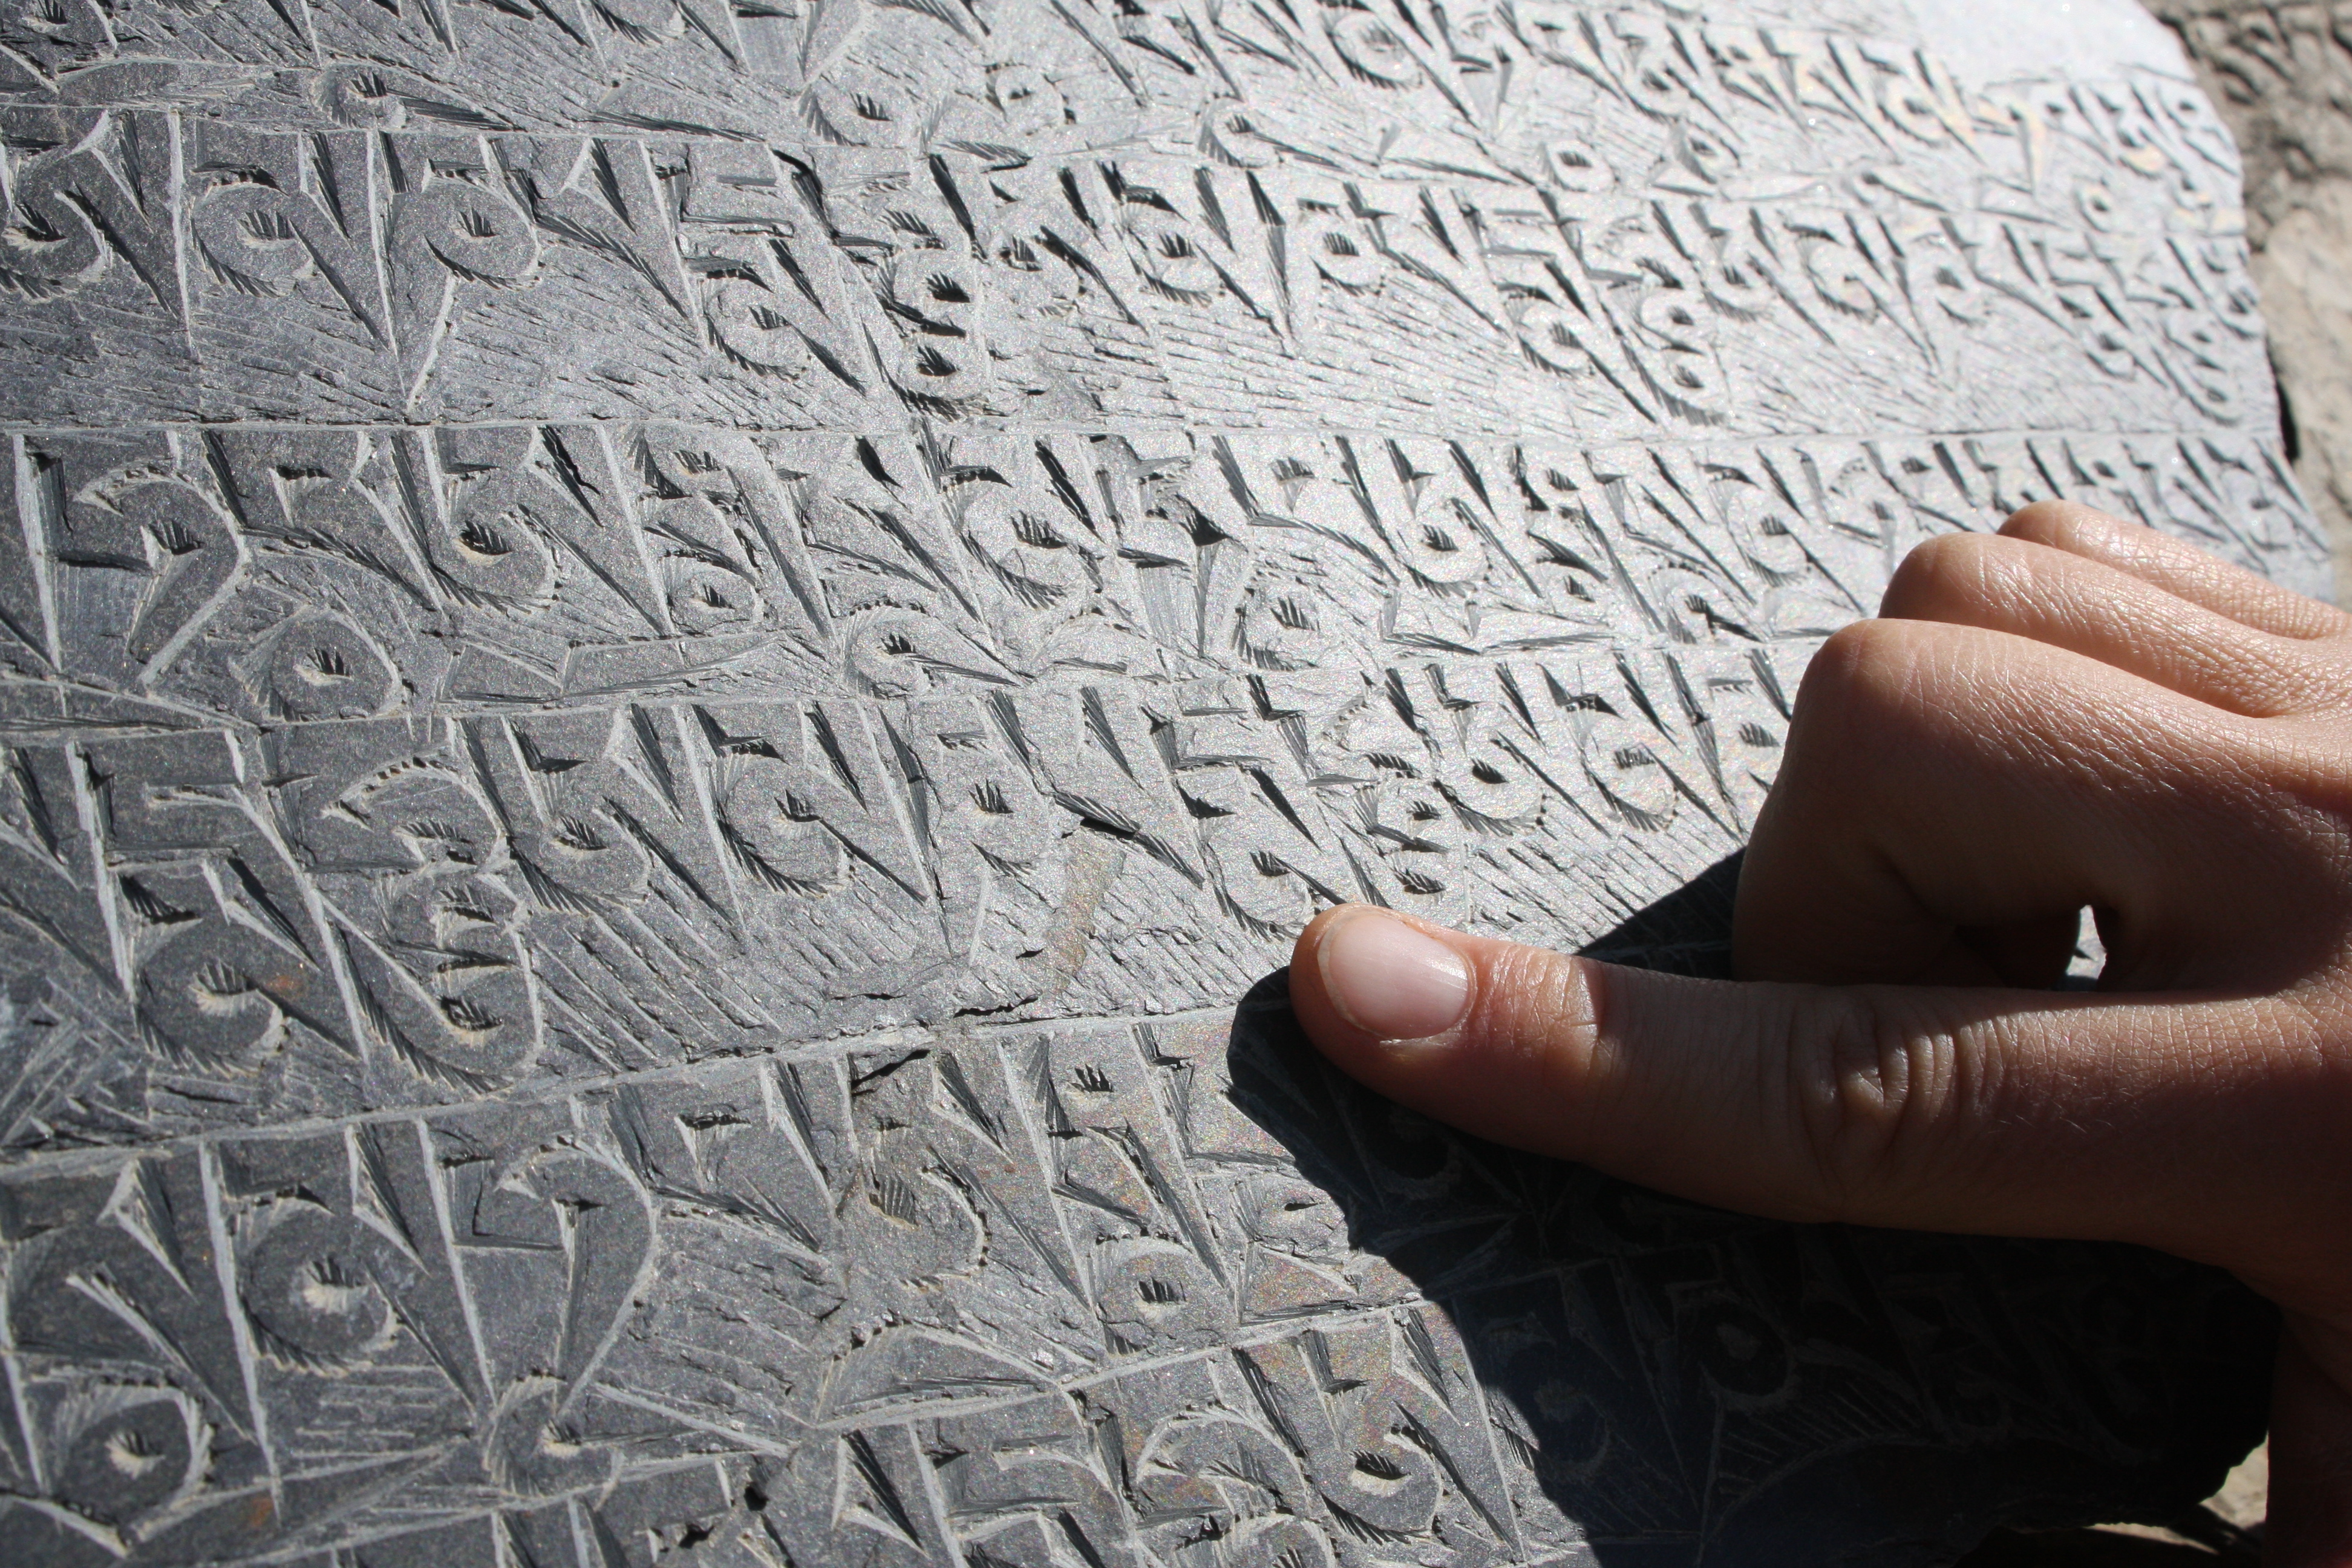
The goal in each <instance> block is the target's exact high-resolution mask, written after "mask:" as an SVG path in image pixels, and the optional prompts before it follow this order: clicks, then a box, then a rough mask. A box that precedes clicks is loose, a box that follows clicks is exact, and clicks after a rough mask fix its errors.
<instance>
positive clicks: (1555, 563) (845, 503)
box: [0, 424, 2316, 729]
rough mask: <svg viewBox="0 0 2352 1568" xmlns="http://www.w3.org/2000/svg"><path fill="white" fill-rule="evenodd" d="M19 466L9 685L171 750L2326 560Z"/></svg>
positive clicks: (1119, 503) (1407, 494)
mask: <svg viewBox="0 0 2352 1568" xmlns="http://www.w3.org/2000/svg"><path fill="white" fill-rule="evenodd" d="M12 445H13V447H14V450H13V452H12V453H11V454H10V455H11V456H12V458H13V459H14V460H13V461H12V462H10V463H8V464H7V465H6V469H7V472H6V474H5V475H0V479H6V478H13V479H14V481H15V482H14V483H13V484H11V485H8V486H7V487H6V489H9V490H11V491H13V496H14V500H15V506H14V508H13V516H11V517H9V519H8V521H9V522H10V524H11V526H10V527H9V528H8V529H7V531H6V534H5V537H0V630H5V636H0V661H5V664H6V665H7V666H10V667H13V668H14V670H15V671H16V673H17V674H18V675H19V676H21V677H26V678H31V679H50V678H55V677H65V678H68V679H70V680H72V681H74V682H75V683H77V687H76V689H77V691H78V692H79V693H80V694H82V695H84V696H88V697H91V698H95V695H96V694H95V692H94V691H93V690H91V688H93V687H97V688H110V689H115V690H118V691H122V692H126V693H139V694H142V697H149V696H152V699H154V700H158V701H161V702H163V703H165V704H166V706H164V707H161V708H154V709H150V710H143V713H144V718H145V721H148V722H152V723H160V724H163V725H166V726H169V727H173V728H176V727H180V726H182V725H184V723H185V722H186V721H187V715H188V714H189V713H190V712H191V711H211V712H213V713H215V714H219V715H222V716H224V717H228V718H233V719H236V720H241V721H253V722H257V723H259V724H262V725H265V726H275V725H278V724H284V723H288V722H302V721H316V720H334V719H354V718H369V717H375V716H379V715H383V714H385V713H388V712H395V711H401V710H407V711H415V712H435V711H444V710H451V709H456V710H465V709H467V708H474V709H480V708H484V707H495V706H499V705H502V704H505V703H512V702H518V701H520V702H526V703H532V704H538V703H544V702H549V701H554V700H563V699H564V698H565V697H566V696H567V694H574V695H573V700H578V696H577V694H583V693H596V692H608V691H613V690H616V689H627V690H629V691H631V692H635V693H644V694H647V695H652V694H656V693H659V692H662V691H664V690H668V691H675V692H678V693H681V694H683V693H686V692H693V693H695V694H697V695H699V696H703V697H712V696H724V695H725V694H727V693H730V692H738V693H748V692H750V691H752V690H756V689H761V687H762V684H763V683H764V685H765V689H771V690H772V689H774V687H775V684H776V683H777V682H779V681H781V682H783V683H784V684H786V685H787V686H788V687H789V688H790V689H799V690H803V691H835V690H838V691H844V692H847V693H854V694H862V695H866V696H874V697H887V698H903V697H913V696H921V695H925V694H929V693H944V692H947V691H950V690H955V689H962V690H967V691H973V692H989V691H998V690H1003V689H1009V688H1011V687H1013V686H1014V685H1017V684H1019V683H1022V682H1024V681H1030V680H1035V679H1053V678H1055V672H1056V671H1057V670H1058V671H1065V672H1066V671H1069V670H1071V669H1079V670H1093V671H1108V670H1125V671H1129V672H1132V673H1133V674H1136V675H1138V676H1146V677H1148V676H1154V675H1159V676H1170V677H1178V678H1181V677H1184V676H1190V675H1196V674H1206V673H1210V672H1213V671H1216V670H1220V669H1222V670H1226V671H1234V672H1250V671H1261V672H1282V671H1291V670H1304V669H1311V668H1331V667H1343V668H1345V667H1360V666H1362V665H1365V664H1368V663H1370V662H1372V661H1376V660H1379V659H1382V658H1392V657H1395V650H1396V649H1398V648H1399V647H1419V648H1423V649H1426V650H1428V651H1429V652H1430V653H1431V654H1432V655H1433V656H1434V657H1441V658H1460V657H1464V656H1465V655H1469V654H1475V653H1483V652H1509V651H1512V650H1515V649H1528V648H1541V647H1557V646H1560V645H1564V644H1573V643H1596V644H1597V643H1615V644H1620V645H1625V644H1644V643H1663V644H1668V645H1673V644H1685V645H1694V646H1704V645H1709V644H1714V645H1741V644H1748V643H1753V642H1756V641H1758V640H1759V639H1760V640H1765V641H1769V640H1772V639H1774V638H1776V637H1817V636H1820V635H1823V634H1825V633H1826V632H1828V631H1831V630H1833V629H1834V628H1835V627H1836V626H1839V625H1842V624H1843V623H1844V622H1845V621H1846V620H1849V619H1852V618H1853V617H1855V616H1860V615H1863V614H1864V613H1866V612H1867V610H1868V609H1869V608H1870V607H1871V605H1873V604H1874V602H1875V598H1876V595H1877V592H1878V590H1879V588H1880V586H1881V585H1882V584H1883V583H1884V581H1885V574H1886V573H1887V572H1888V571H1889V570H1891V567H1892V564H1893V563H1894V561H1895V559H1896V558H1897V557H1898V556H1899V555H1900V553H1901V552H1903V551H1905V550H1907V549H1908V548H1909V547H1910V546H1911V545H1912V544H1913V543H1914V542H1917V541H1918V540H1919V539H1921V538H1924V537H1926V536H1927V534H1929V533H1932V532H1937V531H1946V530H1948V529H1953V528H1984V527H1991V526H1994V525H1996V524H1998V522H1999V521H2000V520H2001V519H2002V518H2003V517H2005V516H2006V515H2008V513H2009V512H2011V510H2015V509H2016V508H2018V507H2021V506H2023V505H2025V504H2027V503H2028V502H2030V501H2032V500H2042V499H2049V498H2053V497H2056V498H2065V499H2071V500H2081V501H2084V502H2087V503H2090V504H2094V505H2099V506H2104V507H2105V508H2107V509H2108V510H2113V511H2116V512H2117V513H2118V514H2119V515H2123V516H2126V517H2134V518H2137V519H2139V520H2142V521H2147V522H2150V523H2153V524H2156V525H2158V526H2164V527H2168V528H2170V529H2172V530H2174V531H2180V532H2185V533H2188V534H2189V535H2191V536H2192V537H2198V538H2200V539H2201V540H2203V541H2205V542H2209V543H2210V544H2213V545H2215V546H2216V547H2218V548H2221V550H2222V551H2223V552H2225V553H2227V554H2230V555H2231V556H2234V557H2236V558H2238V559H2240V560H2242V561H2244V562H2245V563H2248V564H2250V565H2252V566H2254V567H2256V568H2258V569H2268V570H2273V571H2276V570H2281V569H2284V568H2287V567H2291V566H2293V565H2295V564H2297V563H2301V561H2302V558H2303V557H2304V556H2305V555H2309V554H2312V553H2313V552H2315V549H2316V546H2315V542H2314V540H2313V536H2312V534H2311V528H2312V524H2311V522H2310V520H2309V518H2308V516H2307V514H2306V513H2305V511H2304V510H2303V509H2302V507H2301V505H2300V502H2299V500H2297V498H2296V496H2295V493H2294V489H2293V488H2292V486H2291V484H2289V482H2288V481H2287V479H2286V477H2285V475H2284V473H2282V472H2280V471H2279V470H2278V469H2277V468H2276V467H2275V459H2274V458H2272V457H2271V456H2270V455H2269V454H2268V453H2267V452H2265V451H2264V450H2263V449H2262V448H2261V447H2258V446H2256V445H2255V444H2254V443H2252V442H2251V441H2248V440H2246V439H2245V438H2243V437H2237V436H2224V437H2187V438H2182V437H2162V438H2158V437H2081V436H2065V437H2039V436H2037V437H1993V436H1987V437H1945V438H1940V439H1937V438H1919V439H1909V440H1892V441H1874V442H1841V441H1790V442H1771V443H1765V444H1761V445H1748V444H1739V445H1732V444H1729V443H1725V444H1719V445H1717V444H1710V445H1704V446H1696V447H1681V446H1671V445H1658V446H1646V447H1632V446H1628V447H1594V448H1585V449H1581V450H1561V449H1548V448H1545V447H1537V446H1532V445H1529V446H1509V447H1497V446H1495V445H1492V444H1488V443H1483V442H1447V441H1441V440H1431V439H1426V438H1417V439H1402V438H1391V439H1381V438H1377V437H1322V438H1303V437H1302V438H1290V437H1264V436H1257V435H1251V434H1224V435H1220V434H1213V433H1210V432H1196V433H1192V434H1189V435H1187V434H1184V433H1179V432H1170V433H1150V434H1145V433H1129V434H1127V435H1094V436H1087V435H1080V434H1074V433H1055V434H1048V435H1039V436H1032V437H1016V436H1010V435H1007V436H975V435H971V434H968V433H960V434H950V433H942V432H940V431H936V430H934V431H929V432H926V433H923V434H920V435H917V436H905V435H898V436H890V435H877V436H871V437H857V436H846V435H845V436H803V435H793V434H765V435H763V434H760V433H753V432H740V431H734V432H730V431H715V430H709V429H699V428H695V427H691V426H673V425H647V426H635V427H628V426H622V427H615V426H608V425H603V424H571V425H560V426H542V427H533V426H473V427H467V428H462V429H459V428H447V429H442V430H439V431H426V430H418V429H398V430H352V429H342V428H329V427H290V428H253V427H245V428H226V429H216V430H211V431H197V430H186V429H162V430H150V431H138V430H126V431H118V432H112V433H109V434H107V435H103V436H100V435H96V434H62V433H52V432H38V431H36V432H28V433H26V434H24V435H22V436H19V437H15V438H14V439H13V442H12ZM0 514H5V513H0ZM55 695H56V689H52V688H47V687H39V688H36V687H29V686H25V685H21V684H18V685H13V686H0V698H9V699H11V706H10V709H9V710H8V712H7V715H6V717H7V719H8V721H10V722H11V723H12V724H13V725H14V726H16V727H17V728H19V729H23V728H25V727H27V726H30V727H38V726H39V725H41V724H42V723H43V722H45V721H44V719H43V718H42V715H43V714H44V713H48V714H50V715H52V717H51V718H50V719H49V720H47V722H56V721H58V718H57V717H56V715H57V713H58V710H57V709H56V708H55V707H54V705H53V698H54V697H55ZM28 700H29V704H30V705H29V706H27V701H28ZM100 713H104V714H105V715H106V718H105V719H104V721H110V722H117V723H120V722H139V721H141V718H142V710H141V709H140V708H139V707H138V705H137V703H136V702H133V703H132V705H131V706H130V707H126V708H123V709H120V710H103V709H101V710H93V714H92V721H99V719H98V716H99V714H100Z"/></svg>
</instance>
